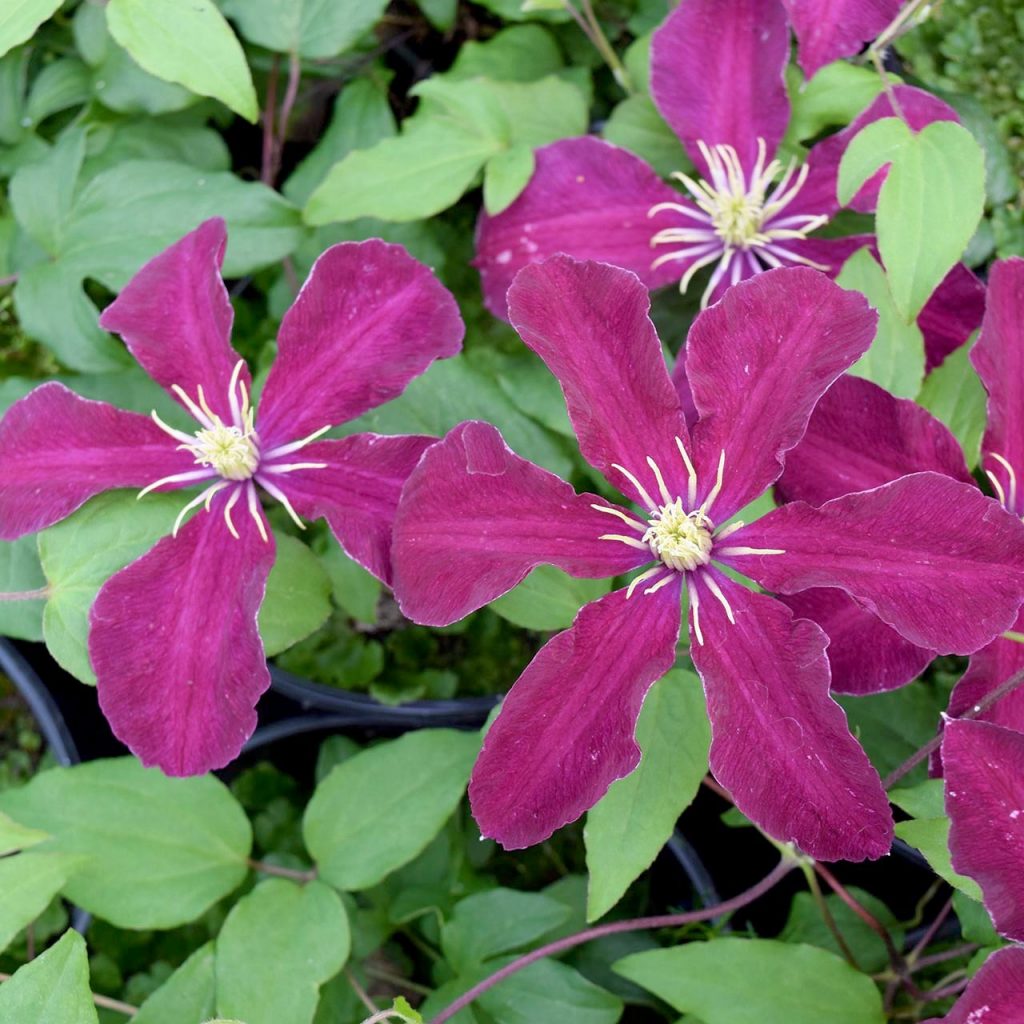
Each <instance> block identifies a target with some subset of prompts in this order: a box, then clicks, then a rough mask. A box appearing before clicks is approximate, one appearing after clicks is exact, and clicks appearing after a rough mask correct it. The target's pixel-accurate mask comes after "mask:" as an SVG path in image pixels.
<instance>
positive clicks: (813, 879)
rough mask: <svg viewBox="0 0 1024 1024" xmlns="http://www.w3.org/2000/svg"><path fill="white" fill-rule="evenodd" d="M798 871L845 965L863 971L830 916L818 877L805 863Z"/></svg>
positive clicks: (830, 912)
mask: <svg viewBox="0 0 1024 1024" xmlns="http://www.w3.org/2000/svg"><path fill="white" fill-rule="evenodd" d="M800 869H801V871H803V873H804V878H806V879H807V888H808V889H810V890H811V896H812V897H813V898H814V902H815V904H816V905H817V907H818V913H820V914H821V917H822V920H823V921H824V922H825V925H826V926H827V927H828V930H829V931H830V932H831V933H832V938H834V939H835V940H836V945H838V946H839V949H840V952H841V953H842V954H843V956H844V957H845V958H846V961H847V963H849V965H850V966H851V967H853V968H854V969H855V970H858V971H863V968H861V966H860V964H858V963H857V958H856V957H855V956H854V955H853V950H852V949H850V946H849V944H848V943H847V941H846V939H845V938H844V936H843V933H842V931H840V929H839V925H838V924H837V923H836V919H835V917H833V916H832V910H831V908H830V907H829V905H828V902H827V901H826V899H825V896H824V894H823V893H822V891H821V886H820V885H819V884H818V876H817V875H816V874H815V873H814V868H813V867H812V866H811V865H810V863H806V864H801V865H800Z"/></svg>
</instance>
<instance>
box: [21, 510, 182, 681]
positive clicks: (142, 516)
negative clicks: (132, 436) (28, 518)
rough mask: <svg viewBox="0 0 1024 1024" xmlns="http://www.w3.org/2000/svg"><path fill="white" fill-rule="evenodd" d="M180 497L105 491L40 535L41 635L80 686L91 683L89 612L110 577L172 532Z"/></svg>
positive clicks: (93, 679) (54, 655)
mask: <svg viewBox="0 0 1024 1024" xmlns="http://www.w3.org/2000/svg"><path fill="white" fill-rule="evenodd" d="M184 504H185V499H184V498H183V497H182V496H181V495H170V494H149V495H147V496H146V497H145V498H143V499H142V500H141V501H139V500H138V499H137V498H136V496H135V493H134V492H131V491H110V492H108V493H107V494H101V495H100V496H99V497H97V498H93V499H92V500H91V501H90V502H88V503H87V504H86V505H84V506H83V507H82V508H80V509H79V510H78V511H77V512H76V513H75V514H74V515H72V516H69V517H68V518H67V519H65V520H63V521H62V522H59V523H57V524H56V525H55V526H51V527H50V528H49V529H48V530H44V531H43V532H42V533H40V534H39V555H40V558H41V561H42V566H43V572H44V573H45V574H46V580H47V583H48V585H49V587H50V599H49V600H48V601H47V602H46V607H45V608H44V609H43V636H44V638H45V639H46V646H47V647H48V648H49V649H50V653H51V654H52V655H53V657H54V658H55V659H56V660H57V661H58V663H59V664H60V665H61V666H62V667H63V668H64V669H66V670H67V671H68V672H70V673H71V674H72V675H73V676H75V677H76V678H77V679H81V680H82V682H84V683H92V684H94V683H95V682H96V676H95V674H94V673H93V671H92V666H91V665H90V664H89V609H90V608H91V607H92V603H93V601H95V600H96V595H97V594H98V593H99V589H100V587H102V586H103V584H104V583H105V582H106V581H107V580H108V579H109V578H110V577H111V576H113V574H114V573H115V572H117V571H118V570H120V569H123V568H124V567H125V566H126V565H127V564H128V563H129V562H133V561H134V560H135V559H136V558H138V557H139V556H140V555H143V554H145V552H146V551H148V550H149V549H150V548H151V547H152V546H153V545H154V544H155V543H156V542H157V541H158V540H159V539H160V538H161V537H163V536H164V535H165V534H168V533H170V532H171V527H172V526H173V525H174V520H175V518H176V517H177V515H178V512H179V510H180V509H181V508H182V506H183V505H184Z"/></svg>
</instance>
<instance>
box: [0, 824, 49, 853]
mask: <svg viewBox="0 0 1024 1024" xmlns="http://www.w3.org/2000/svg"><path fill="white" fill-rule="evenodd" d="M49 838H51V837H50V833H49V832H42V831H40V830H39V829H37V828H27V827H26V826H24V825H20V824H19V823H18V822H16V821H15V820H14V819H13V818H10V817H8V816H7V815H6V814H0V858H2V857H6V856H8V855H9V854H12V853H20V852H21V851H22V850H27V849H29V847H32V846H37V845H38V844H39V843H41V842H43V841H44V840H46V839H49Z"/></svg>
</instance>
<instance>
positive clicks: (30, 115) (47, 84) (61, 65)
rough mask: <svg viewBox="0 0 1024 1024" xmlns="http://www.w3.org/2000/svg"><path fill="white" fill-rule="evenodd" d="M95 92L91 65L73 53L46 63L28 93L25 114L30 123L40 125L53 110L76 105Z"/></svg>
mask: <svg viewBox="0 0 1024 1024" xmlns="http://www.w3.org/2000/svg"><path fill="white" fill-rule="evenodd" d="M91 95H92V79H91V76H90V74H89V69H88V68H87V67H86V66H85V64H83V63H82V62H81V61H80V60H77V59H76V58H74V57H65V58H62V59H60V60H55V61H54V62H53V63H52V64H47V65H45V66H44V67H43V68H42V70H41V71H40V72H39V74H38V75H37V76H36V79H35V81H34V82H33V83H32V89H31V91H30V92H29V94H28V102H27V103H26V105H25V117H26V118H27V119H28V121H29V124H28V125H26V127H31V126H33V125H37V124H38V123H39V122H40V121H45V120H46V118H48V117H49V116H50V115H51V114H56V113H58V112H59V111H61V110H67V109H68V108H69V107H77V106H79V105H80V104H82V103H85V102H87V101H88V99H89V97H90V96H91Z"/></svg>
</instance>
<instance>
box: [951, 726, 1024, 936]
mask: <svg viewBox="0 0 1024 1024" xmlns="http://www.w3.org/2000/svg"><path fill="white" fill-rule="evenodd" d="M942 763H943V765H944V767H945V773H946V812H947V813H948V814H949V821H950V829H949V852H950V853H951V854H952V858H953V867H954V869H955V870H956V871H958V872H959V873H960V874H962V875H967V876H968V877H969V878H973V879H974V880H975V881H976V882H977V883H978V885H980V886H981V891H982V894H983V895H984V897H985V907H986V908H987V910H988V912H989V914H991V915H992V922H993V924H995V926H996V929H997V930H998V931H999V932H1000V933H1001V934H1002V935H1005V936H1006V937H1007V938H1009V939H1016V940H1017V941H1018V942H1020V941H1022V940H1024V873H1022V872H1021V864H1024V773H1022V772H1021V765H1022V764H1024V735H1022V734H1021V733H1019V732H1014V731H1012V730H1010V729H1004V728H1002V726H999V725H991V724H990V723H988V722H968V721H950V722H947V723H946V729H945V734H944V735H943V738H942Z"/></svg>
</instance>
